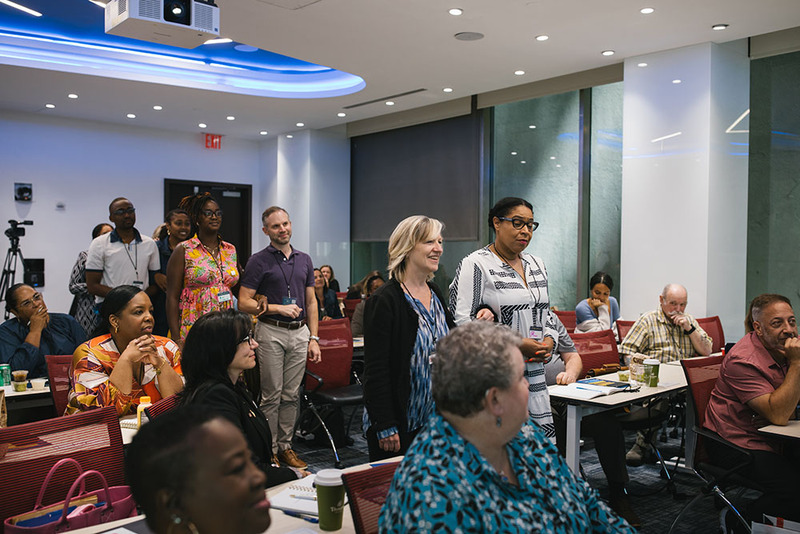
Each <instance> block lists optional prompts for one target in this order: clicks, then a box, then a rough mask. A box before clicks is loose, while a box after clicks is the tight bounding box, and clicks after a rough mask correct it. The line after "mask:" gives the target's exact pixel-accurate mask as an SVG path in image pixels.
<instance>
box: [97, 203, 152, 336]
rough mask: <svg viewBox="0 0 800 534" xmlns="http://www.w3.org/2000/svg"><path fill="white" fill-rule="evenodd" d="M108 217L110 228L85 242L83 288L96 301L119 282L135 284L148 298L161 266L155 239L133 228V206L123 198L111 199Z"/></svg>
mask: <svg viewBox="0 0 800 534" xmlns="http://www.w3.org/2000/svg"><path fill="white" fill-rule="evenodd" d="M108 219H109V220H110V221H111V222H112V223H114V230H113V231H111V232H109V233H107V234H104V235H101V236H99V237H97V238H95V239H94V240H93V241H92V244H91V245H90V246H89V253H88V255H87V257H86V289H87V290H88V291H89V293H91V294H92V295H94V296H95V304H96V305H99V304H100V303H101V302H103V299H104V298H105V296H106V295H107V294H108V292H109V291H111V290H112V289H114V288H115V287H118V286H123V285H132V286H136V287H138V288H139V289H142V290H144V291H145V292H146V293H147V294H148V296H149V297H151V298H152V297H153V296H155V294H156V292H157V291H158V286H156V285H155V284H153V285H151V284H150V281H151V279H152V276H153V275H154V274H155V273H157V272H158V270H159V268H160V266H161V261H160V259H159V255H158V247H157V246H156V243H155V241H153V239H151V238H150V237H148V236H146V235H141V234H140V233H139V231H138V230H137V229H136V228H134V225H135V224H136V208H134V207H133V204H131V202H130V200H128V199H127V198H123V197H119V198H115V199H114V200H112V201H111V204H110V205H109V206H108ZM89 334H90V335H91V332H89Z"/></svg>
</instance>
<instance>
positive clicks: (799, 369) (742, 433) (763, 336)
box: [705, 294, 800, 521]
mask: <svg viewBox="0 0 800 534" xmlns="http://www.w3.org/2000/svg"><path fill="white" fill-rule="evenodd" d="M750 312H751V314H752V328H753V331H752V332H749V333H748V334H746V335H745V336H744V337H743V338H742V339H741V340H740V341H739V342H738V343H737V344H736V345H734V347H733V348H732V349H731V351H730V353H728V355H727V356H725V359H724V360H723V361H722V367H720V374H719V378H718V379H717V383H716V385H715V386H714V390H713V391H712V392H711V399H710V401H709V403H708V407H707V408H706V422H705V426H706V427H707V428H709V429H710V430H713V431H714V432H716V433H717V434H719V435H720V436H722V437H723V438H725V439H726V440H728V441H730V442H731V443H733V444H734V445H738V446H739V447H742V448H744V449H747V450H749V451H750V452H751V453H752V455H753V457H754V461H753V463H752V464H751V465H750V467H749V468H748V470H747V472H746V473H744V475H745V476H746V477H748V478H750V479H751V480H753V481H756V482H758V483H759V484H760V485H761V486H762V487H763V488H764V494H763V495H762V496H761V497H760V498H759V499H758V500H756V501H755V502H754V503H753V505H752V506H751V507H750V510H749V513H748V514H747V515H748V516H750V519H751V520H759V521H760V519H761V514H762V513H767V514H770V515H776V516H779V517H783V518H785V519H791V520H793V521H800V461H798V458H800V457H798V454H797V453H798V451H797V450H791V447H792V445H793V444H792V443H791V442H788V441H781V440H780V439H779V438H770V437H768V436H767V435H765V434H761V433H759V432H758V429H759V428H760V427H763V426H766V425H768V424H775V425H785V424H786V423H787V422H788V421H789V420H790V419H793V418H794V415H795V407H796V406H797V403H798V402H800V340H798V339H797V323H796V320H795V316H794V311H793V310H792V304H791V302H789V299H788V298H786V297H784V296H782V295H775V294H765V295H759V296H758V297H756V298H755V299H753V302H752V304H751V305H750ZM706 446H707V448H708V452H709V454H710V456H711V457H712V458H714V459H715V460H714V461H715V463H718V464H719V465H721V466H724V467H732V466H733V465H736V464H738V463H739V462H741V460H742V457H741V456H740V455H739V453H737V452H735V451H733V450H732V449H730V448H728V447H725V446H723V445H720V444H718V443H716V442H713V441H711V440H707V441H706Z"/></svg>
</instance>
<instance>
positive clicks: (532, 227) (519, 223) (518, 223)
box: [498, 217, 539, 232]
mask: <svg viewBox="0 0 800 534" xmlns="http://www.w3.org/2000/svg"><path fill="white" fill-rule="evenodd" d="M498 219H500V220H501V221H508V222H510V223H511V224H512V225H513V226H514V229H515V230H522V227H523V226H527V227H528V231H529V232H535V231H536V229H537V228H539V223H538V222H536V221H526V220H523V219H509V218H508V217H498Z"/></svg>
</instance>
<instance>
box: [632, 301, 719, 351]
mask: <svg viewBox="0 0 800 534" xmlns="http://www.w3.org/2000/svg"><path fill="white" fill-rule="evenodd" d="M686 318H687V319H689V321H691V323H692V326H693V327H695V328H696V329H697V331H698V332H700V335H701V336H702V337H703V339H704V340H705V341H706V342H707V343H709V344H710V343H711V338H710V337H709V335H708V334H706V332H705V330H703V329H702V328H700V325H698V324H697V321H695V319H694V317H692V316H691V315H689V314H686ZM619 351H620V353H622V354H637V353H638V354H646V355H647V356H649V357H651V358H657V359H658V360H660V361H661V362H662V363H664V362H671V361H673V360H681V359H683V358H691V357H692V356H694V355H695V350H694V345H692V340H691V339H689V335H688V334H686V332H685V331H684V329H683V328H682V327H680V326H678V325H676V324H673V323H672V321H670V320H669V318H668V317H667V316H666V315H665V314H664V311H663V310H662V309H661V306H659V307H658V309H656V310H654V311H651V312H647V313H645V314H644V315H642V316H641V317H639V319H638V320H637V321H636V322H635V323H634V324H633V326H632V327H631V330H630V332H628V335H627V336H625V339H623V340H622V345H621V346H620V350H619Z"/></svg>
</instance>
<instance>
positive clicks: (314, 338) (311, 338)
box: [308, 336, 319, 343]
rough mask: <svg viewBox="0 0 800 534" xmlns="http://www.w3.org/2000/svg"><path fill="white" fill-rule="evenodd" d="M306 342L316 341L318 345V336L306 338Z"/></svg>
mask: <svg viewBox="0 0 800 534" xmlns="http://www.w3.org/2000/svg"><path fill="white" fill-rule="evenodd" d="M308 340H309V341H311V340H314V341H316V342H317V343H319V336H308Z"/></svg>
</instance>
